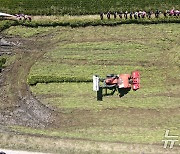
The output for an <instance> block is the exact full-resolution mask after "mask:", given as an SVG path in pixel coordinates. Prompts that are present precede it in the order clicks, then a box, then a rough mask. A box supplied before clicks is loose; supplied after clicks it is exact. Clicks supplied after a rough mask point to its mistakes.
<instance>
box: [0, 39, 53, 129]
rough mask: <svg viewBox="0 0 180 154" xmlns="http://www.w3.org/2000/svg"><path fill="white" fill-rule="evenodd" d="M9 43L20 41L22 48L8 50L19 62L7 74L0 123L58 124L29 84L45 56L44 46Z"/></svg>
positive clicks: (3, 88)
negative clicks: (29, 77)
mask: <svg viewBox="0 0 180 154" xmlns="http://www.w3.org/2000/svg"><path fill="white" fill-rule="evenodd" d="M5 39H6V40H7V42H11V43H13V42H17V41H18V42H19V43H20V44H21V45H18V46H15V45H13V46H8V47H6V50H13V54H15V56H16V60H15V61H14V63H13V64H12V65H10V66H8V68H6V69H5V71H4V72H3V84H4V85H6V86H3V87H2V89H1V94H0V97H1V98H3V99H2V100H3V102H2V101H1V103H2V104H1V113H0V123H1V124H8V125H23V126H31V127H45V126H47V125H48V124H50V123H52V122H53V121H54V118H53V114H54V112H52V111H51V110H50V109H48V108H47V107H46V106H44V105H43V104H42V103H41V102H39V101H38V100H36V99H35V98H34V97H33V96H32V94H31V92H30V90H29V87H28V85H27V83H26V79H27V75H28V73H29V70H30V68H31V66H32V65H33V64H34V63H35V62H36V61H37V59H38V58H40V57H41V56H42V55H43V54H44V53H45V50H43V44H41V43H40V41H39V40H38V39H37V40H36V39H35V40H26V39H20V38H6V37H5ZM1 51H2V47H1Z"/></svg>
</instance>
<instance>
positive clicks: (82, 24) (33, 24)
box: [0, 17, 180, 32]
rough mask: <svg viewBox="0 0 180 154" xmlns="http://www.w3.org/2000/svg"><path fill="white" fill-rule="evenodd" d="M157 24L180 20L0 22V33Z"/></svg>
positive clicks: (178, 19)
mask: <svg viewBox="0 0 180 154" xmlns="http://www.w3.org/2000/svg"><path fill="white" fill-rule="evenodd" d="M158 23H180V18H176V17H171V18H159V19H155V18H154V19H138V20H135V19H132V20H131V19H127V20H120V19H117V20H114V19H111V20H107V19H104V20H100V19H94V20H71V21H62V20H59V21H47V20H44V21H32V22H28V21H27V22H23V21H8V20H5V21H0V32H1V31H2V30H5V29H8V28H9V27H11V26H17V25H22V26H26V27H32V28H37V27H39V26H42V27H51V26H53V27H56V26H70V27H72V28H74V27H86V26H116V25H121V24H158Z"/></svg>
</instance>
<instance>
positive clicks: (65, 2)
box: [0, 0, 179, 15]
mask: <svg viewBox="0 0 180 154" xmlns="http://www.w3.org/2000/svg"><path fill="white" fill-rule="evenodd" d="M0 4H1V6H0V10H1V11H4V12H8V13H12V14H16V13H19V12H22V13H25V14H32V15H64V14H70V15H82V14H98V13H99V12H107V11H109V10H110V11H121V10H122V11H125V10H128V11H130V10H131V11H135V10H142V9H143V10H149V9H152V10H156V9H157V8H158V9H160V10H162V11H163V10H165V9H171V8H172V7H175V8H176V9H179V0H173V1H171V0H163V1H159V0H146V1H144V0H129V1H126V0H99V1H97V0H61V1H60V0H46V1H45V0H40V1H34V0H23V1H19V0H6V1H4V0H0Z"/></svg>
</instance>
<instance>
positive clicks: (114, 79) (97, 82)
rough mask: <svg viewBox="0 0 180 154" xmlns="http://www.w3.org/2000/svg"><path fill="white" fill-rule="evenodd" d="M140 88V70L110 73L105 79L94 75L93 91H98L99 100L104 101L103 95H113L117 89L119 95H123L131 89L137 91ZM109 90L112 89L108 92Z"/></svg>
mask: <svg viewBox="0 0 180 154" xmlns="http://www.w3.org/2000/svg"><path fill="white" fill-rule="evenodd" d="M101 83H103V84H101ZM139 88H140V72H139V71H133V72H132V73H131V74H119V75H114V74H109V75H107V76H106V78H105V79H101V78H99V77H98V76H97V75H94V76H93V91H96V92H97V100H98V101H102V98H103V96H108V95H113V94H114V93H115V91H118V93H119V96H120V97H122V96H124V95H125V94H127V93H128V92H129V91H130V90H131V89H133V90H134V91H136V90H138V89H139ZM103 90H105V94H104V93H103ZM107 90H110V93H108V92H107Z"/></svg>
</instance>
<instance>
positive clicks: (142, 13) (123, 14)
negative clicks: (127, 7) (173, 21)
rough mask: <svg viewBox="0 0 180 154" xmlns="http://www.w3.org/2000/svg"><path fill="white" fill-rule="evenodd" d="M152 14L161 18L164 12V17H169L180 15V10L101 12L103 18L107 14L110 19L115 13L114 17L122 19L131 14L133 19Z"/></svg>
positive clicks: (130, 16)
mask: <svg viewBox="0 0 180 154" xmlns="http://www.w3.org/2000/svg"><path fill="white" fill-rule="evenodd" d="M152 14H154V15H155V18H159V16H160V14H163V15H164V17H167V16H177V17H178V16H180V11H179V10H175V9H172V10H165V11H164V12H160V11H159V10H156V11H155V12H153V11H148V12H146V11H136V12H128V11H125V12H122V11H120V12H107V14H105V13H100V18H101V20H103V18H104V15H106V16H107V19H110V18H111V15H113V17H114V19H116V18H117V16H119V18H120V19H122V18H123V17H124V18H125V19H127V18H128V15H129V18H130V19H132V18H133V17H134V19H138V18H145V17H147V18H151V16H152Z"/></svg>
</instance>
